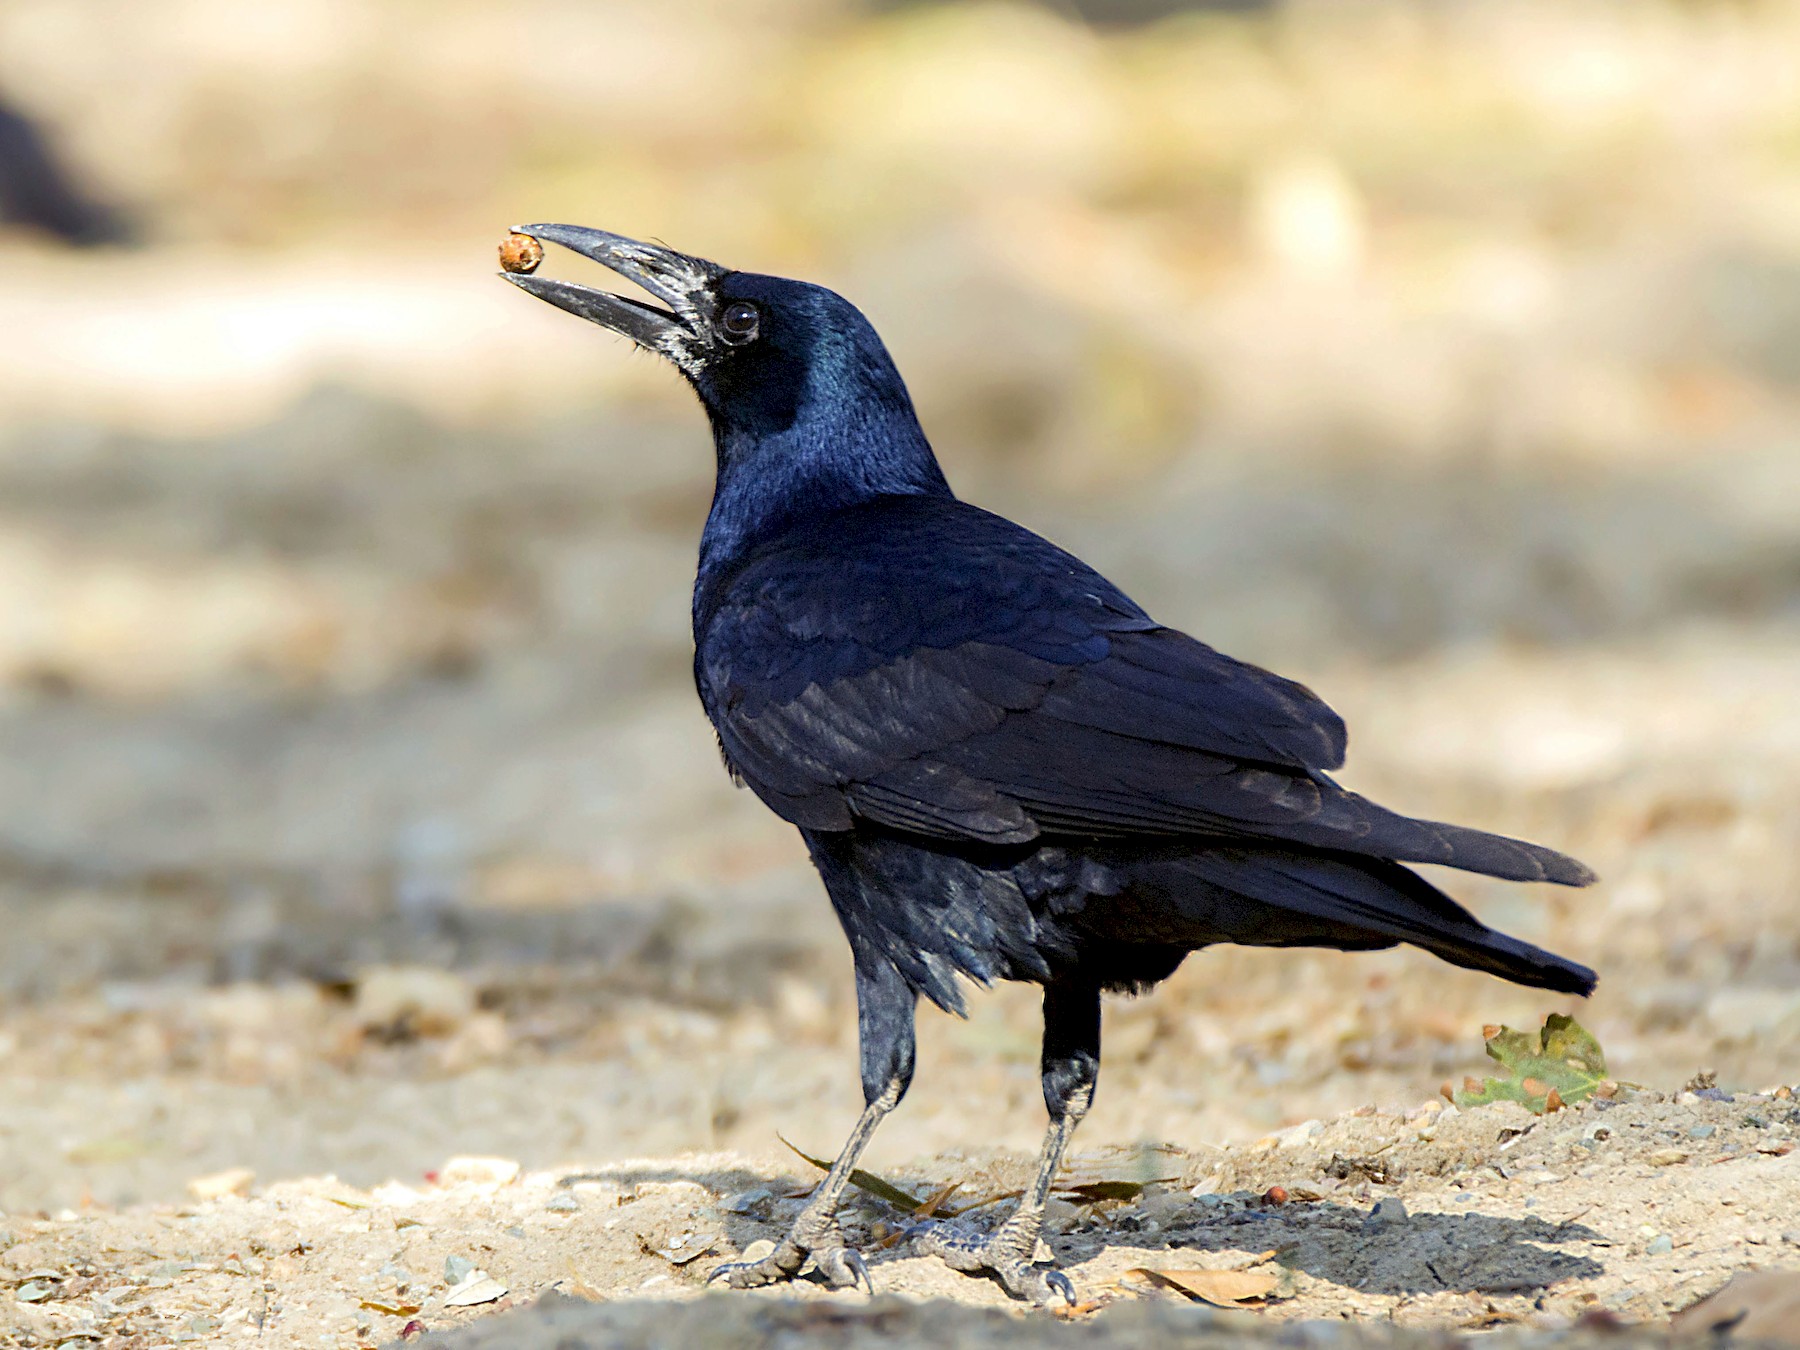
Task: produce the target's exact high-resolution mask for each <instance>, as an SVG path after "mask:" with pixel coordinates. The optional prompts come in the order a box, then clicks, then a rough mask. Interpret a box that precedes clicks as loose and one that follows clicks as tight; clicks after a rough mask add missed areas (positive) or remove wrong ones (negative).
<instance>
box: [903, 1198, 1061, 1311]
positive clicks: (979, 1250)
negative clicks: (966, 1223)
mask: <svg viewBox="0 0 1800 1350" xmlns="http://www.w3.org/2000/svg"><path fill="white" fill-rule="evenodd" d="M911 1236H912V1238H913V1250H914V1251H916V1252H917V1253H919V1255H921V1256H938V1257H942V1258H943V1261H944V1264H945V1265H947V1266H949V1267H950V1268H951V1269H952V1270H960V1271H962V1272H963V1273H964V1274H965V1275H986V1276H988V1277H990V1278H991V1279H993V1280H994V1281H995V1282H997V1283H998V1284H999V1285H1000V1287H1001V1288H1002V1289H1004V1290H1006V1292H1007V1293H1009V1294H1011V1295H1012V1296H1013V1297H1014V1298H1018V1299H1025V1300H1028V1301H1029V1302H1032V1303H1049V1302H1052V1301H1053V1300H1055V1299H1061V1300H1062V1301H1063V1302H1064V1303H1066V1304H1068V1305H1069V1306H1070V1307H1074V1306H1075V1302H1076V1299H1075V1286H1074V1284H1073V1283H1071V1282H1070V1280H1069V1277H1068V1276H1067V1275H1065V1274H1063V1273H1062V1272H1061V1271H1060V1270H1058V1269H1057V1268H1056V1267H1055V1266H1040V1265H1038V1264H1037V1262H1036V1259H1035V1258H1036V1256H1037V1244H1038V1224H1037V1223H1035V1222H1031V1223H1025V1222H1019V1221H1017V1220H1016V1219H1009V1220H1008V1221H1007V1222H1006V1223H1004V1224H1002V1225H1001V1226H1000V1227H999V1228H998V1229H997V1230H996V1231H995V1232H994V1233H993V1234H992V1235H991V1236H987V1237H984V1236H982V1235H981V1234H980V1233H976V1232H972V1231H970V1230H969V1229H967V1228H964V1227H962V1226H960V1225H957V1224H949V1223H925V1224H920V1225H919V1226H918V1227H916V1228H914V1229H913V1230H912V1233H911Z"/></svg>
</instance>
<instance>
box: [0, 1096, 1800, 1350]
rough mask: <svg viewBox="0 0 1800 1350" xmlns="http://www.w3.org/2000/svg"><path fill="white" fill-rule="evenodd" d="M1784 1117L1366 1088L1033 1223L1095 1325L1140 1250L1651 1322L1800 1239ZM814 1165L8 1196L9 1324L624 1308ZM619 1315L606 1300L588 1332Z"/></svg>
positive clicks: (84, 1328) (754, 1161)
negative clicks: (605, 1312)
mask: <svg viewBox="0 0 1800 1350" xmlns="http://www.w3.org/2000/svg"><path fill="white" fill-rule="evenodd" d="M1797 1138H1800V1106H1797V1105H1796V1104H1795V1101H1794V1099H1793V1096H1792V1093H1791V1090H1787V1089H1783V1090H1782V1092H1781V1093H1780V1094H1779V1095H1770V1094H1737V1095H1735V1096H1733V1095H1730V1094H1725V1093H1722V1092H1719V1091H1717V1090H1716V1089H1714V1090H1703V1091H1702V1092H1701V1093H1699V1094H1696V1093H1693V1092H1684V1093H1681V1094H1678V1095H1677V1096H1675V1097H1674V1098H1670V1097H1668V1096H1666V1095H1664V1094H1658V1093H1649V1092H1642V1093H1639V1092H1631V1091H1627V1092H1625V1093H1624V1094H1622V1099H1621V1100H1618V1101H1616V1102H1609V1103H1604V1104H1600V1103H1593V1104H1589V1105H1587V1106H1585V1107H1583V1108H1580V1109H1572V1110H1565V1111H1563V1112H1560V1113H1557V1114H1555V1115H1553V1116H1551V1117H1548V1118H1535V1117H1532V1116H1531V1115H1529V1114H1528V1113H1527V1112H1525V1111H1524V1110H1523V1109H1521V1108H1518V1107H1515V1106H1511V1105H1510V1104H1508V1105H1505V1106H1490V1107H1482V1108H1475V1109H1471V1110H1467V1111H1457V1110H1456V1109H1455V1108H1447V1109H1446V1108H1444V1104H1443V1103H1442V1102H1441V1101H1435V1102H1431V1103H1427V1104H1425V1105H1423V1106H1421V1107H1419V1108H1417V1109H1415V1110H1413V1111H1410V1112H1408V1113H1406V1114H1404V1115H1396V1114H1390V1113H1388V1112H1385V1111H1380V1110H1376V1109H1374V1108H1369V1109H1368V1110H1366V1111H1364V1112H1361V1113H1356V1114H1353V1115H1351V1116H1347V1117H1342V1118H1339V1119H1336V1120H1333V1121H1330V1122H1320V1121H1312V1122H1305V1123H1303V1124H1301V1125H1299V1126H1296V1127H1293V1128H1291V1129H1289V1130H1286V1131H1284V1132H1282V1133H1281V1134H1279V1135H1275V1136H1270V1137H1268V1138H1265V1139H1262V1140H1258V1141H1256V1142H1254V1143H1252V1144H1249V1145H1244V1146H1236V1147H1231V1148H1223V1149H1209V1150H1205V1151H1201V1152H1195V1151H1188V1150H1183V1149H1179V1148H1175V1147H1138V1148H1118V1149H1109V1150H1100V1151H1094V1152H1087V1153H1083V1154H1081V1155H1079V1156H1077V1157H1076V1158H1075V1159H1073V1160H1072V1162H1071V1164H1070V1166H1069V1168H1068V1169H1067V1170H1066V1172H1065V1174H1064V1176H1063V1178H1062V1187H1063V1188H1064V1194H1065V1197H1066V1198H1064V1199H1063V1200H1060V1201H1058V1202H1057V1203H1056V1204H1055V1205H1054V1207H1053V1210H1052V1214H1051V1219H1050V1224H1049V1231H1048V1232H1047V1234H1046V1237H1047V1240H1048V1242H1049V1245H1050V1247H1051V1249H1052V1250H1053V1252H1054V1254H1055V1256H1056V1258H1057V1260H1058V1261H1059V1262H1060V1263H1061V1264H1062V1266H1063V1267H1064V1268H1065V1269H1066V1270H1067V1271H1069V1273H1070V1274H1071V1275H1072V1276H1073V1277H1074V1279H1075V1280H1076V1282H1077V1286H1078V1288H1079V1290H1080V1292H1081V1295H1082V1299H1083V1301H1082V1303H1081V1304H1080V1305H1078V1307H1077V1308H1076V1309H1075V1310H1073V1312H1072V1313H1065V1314H1063V1315H1064V1316H1071V1315H1072V1316H1074V1317H1076V1318H1088V1317H1098V1318H1099V1319H1100V1320H1101V1322H1102V1323H1104V1322H1105V1320H1106V1319H1107V1318H1108V1317H1110V1316H1113V1315H1115V1314H1114V1312H1113V1310H1114V1309H1115V1308H1118V1307H1121V1306H1128V1305H1131V1304H1134V1303H1136V1302H1139V1301H1142V1300H1149V1301H1153V1302H1176V1303H1184V1302H1186V1299H1185V1296H1183V1295H1181V1294H1179V1293H1175V1292H1170V1291H1167V1290H1166V1287H1164V1286H1159V1285H1157V1284H1154V1283H1153V1282H1152V1281H1151V1280H1150V1279H1149V1278H1148V1277H1145V1276H1143V1275H1141V1274H1134V1272H1141V1271H1143V1270H1151V1271H1157V1272H1171V1271H1173V1272H1182V1271H1193V1270H1228V1271H1251V1272H1265V1273H1267V1274H1269V1275H1271V1276H1272V1277H1273V1280H1272V1283H1271V1287H1270V1288H1269V1291H1268V1293H1267V1295H1266V1298H1265V1299H1260V1300H1258V1301H1257V1302H1256V1304H1255V1306H1256V1308H1257V1310H1258V1312H1259V1315H1260V1316H1262V1317H1264V1318H1267V1319H1270V1320H1278V1319H1279V1320H1286V1319H1324V1320H1353V1321H1357V1322H1362V1323H1374V1324H1379V1323H1392V1324H1394V1325H1397V1326H1418V1327H1454V1328H1469V1329H1483V1328H1491V1327H1497V1326H1507V1325H1524V1326H1528V1327H1533V1328H1559V1327H1566V1326H1568V1325H1570V1324H1572V1323H1574V1322H1576V1321H1578V1320H1579V1319H1581V1318H1582V1317H1583V1316H1584V1315H1587V1316H1588V1317H1589V1318H1590V1320H1593V1319H1594V1318H1595V1317H1600V1318H1604V1317H1606V1316H1608V1315H1610V1316H1611V1317H1616V1318H1618V1319H1620V1320H1622V1321H1627V1322H1644V1323H1656V1322H1659V1321H1661V1320H1662V1319H1663V1318H1665V1317H1667V1316H1668V1315H1669V1314H1670V1313H1673V1312H1677V1311H1679V1310H1681V1309H1683V1308H1685V1307H1687V1306H1688V1305H1690V1304H1692V1303H1693V1302H1695V1301H1696V1300H1698V1299H1699V1298H1701V1297H1703V1296H1705V1295H1707V1294H1711V1293H1712V1292H1714V1291H1715V1290H1716V1289H1717V1288H1718V1287H1719V1286H1720V1285H1722V1284H1723V1283H1724V1282H1725V1281H1726V1280H1727V1279H1728V1278H1729V1277H1730V1276H1731V1275H1733V1274H1735V1273H1737V1272H1740V1271H1744V1270H1750V1269H1756V1268H1761V1267H1766V1266H1777V1267H1779V1266H1784V1265H1786V1266H1800V1151H1797V1143H1796V1140H1797ZM1027 1175H1028V1161H1027V1160H1026V1159H1024V1158H1022V1157H1019V1156H1016V1155H993V1156H990V1155H986V1154H983V1155H980V1156H972V1155H969V1154H962V1153H959V1154H948V1155H939V1156H936V1157H932V1158H929V1159H924V1160H920V1161H918V1162H915V1163H912V1164H910V1165H907V1166H906V1167H904V1168H902V1169H899V1170H897V1171H896V1172H895V1173H894V1174H893V1175H892V1177H891V1178H890V1179H891V1180H893V1181H895V1182H896V1183H898V1184H900V1185H902V1186H904V1187H906V1188H908V1189H909V1190H910V1191H911V1192H912V1193H914V1194H916V1195H918V1196H920V1197H926V1196H928V1195H931V1194H934V1193H936V1192H937V1191H939V1190H940V1189H942V1188H943V1187H946V1186H949V1185H951V1184H953V1183H954V1185H955V1186H956V1190H955V1192H954V1193H953V1196H952V1199H951V1201H950V1202H949V1203H950V1205H951V1206H952V1207H953V1208H954V1207H956V1206H958V1205H967V1206H968V1207H969V1208H968V1209H967V1210H965V1211H964V1212H963V1213H962V1214H961V1215H960V1216H959V1217H958V1219H957V1220H955V1221H956V1222H959V1223H967V1224H972V1225H976V1226H981V1225H985V1224H987V1223H990V1222H991V1221H992V1219H993V1216H995V1215H996V1214H999V1213H1003V1204H1002V1202H1001V1201H1000V1200H999V1199H998V1198H999V1197H1003V1196H1006V1195H1007V1194H1008V1193H1010V1192H1012V1191H1014V1190H1015V1189H1016V1188H1017V1187H1018V1186H1019V1185H1021V1184H1022V1183H1023V1181H1024V1180H1025V1179H1026V1177H1027ZM815 1178H816V1173H814V1174H809V1173H808V1171H807V1169H806V1168H805V1166H804V1165H801V1166H798V1167H796V1166H795V1164H794V1161H793V1160H792V1159H791V1158H790V1159H788V1160H786V1161H783V1160H782V1159H781V1158H779V1157H777V1156H774V1155H772V1154H766V1155H764V1156H762V1157H752V1156H746V1155H742V1154H735V1153H726V1154H703V1155H683V1156H680V1157H676V1158H661V1159H647V1158H646V1159H633V1160H627V1161H616V1162H609V1163H605V1164H602V1165H598V1166H594V1167H589V1168H582V1169H573V1170H572V1169H557V1170H553V1171H545V1172H522V1171H521V1170H520V1168H519V1165H518V1164H517V1162H515V1161H511V1160H506V1159H493V1158H486V1159H483V1158H464V1159H458V1160H450V1161H447V1162H446V1164H445V1165H444V1166H443V1167H442V1168H441V1169H438V1170H435V1171H434V1172H433V1173H432V1174H431V1175H430V1177H429V1178H419V1179H415V1181H414V1182H413V1184H410V1185H409V1184H402V1183H388V1184H385V1185H382V1186H378V1187H375V1188H373V1189H369V1190H365V1189H361V1188H358V1187H355V1186H352V1185H350V1184H348V1183H345V1182H342V1181H339V1180H337V1179H336V1178H324V1179H314V1180H307V1181H283V1182H277V1183H275V1184H271V1185H268V1186H266V1187H258V1186H254V1185H253V1183H251V1182H249V1181H248V1179H247V1178H232V1177H225V1178H217V1179H213V1180H212V1181H211V1182H210V1184H211V1185H212V1186H213V1188H214V1189H224V1188H228V1187H231V1186H233V1185H238V1186H241V1187H242V1188H243V1189H244V1190H245V1191H246V1192H247V1194H243V1195H238V1194H226V1195H224V1196H222V1197H220V1198H216V1199H211V1200H207V1201H204V1202H193V1203H186V1204H172V1205H156V1206H141V1207H136V1208H132V1209H128V1210H125V1211H117V1212H115V1211H110V1210H106V1209H104V1208H90V1209H88V1210H86V1211H84V1212H76V1211H73V1210H65V1211H62V1212H60V1213H58V1214H55V1215H51V1216H48V1217H42V1218H32V1217H26V1216H16V1217H12V1218H9V1219H8V1220H7V1221H6V1222H7V1228H6V1229H5V1230H4V1233H3V1236H4V1238H5V1240H6V1241H7V1243H8V1245H7V1246H6V1247H5V1248H4V1249H3V1250H0V1270H4V1272H5V1278H6V1279H7V1281H8V1282H9V1283H10V1285H11V1299H12V1300H13V1302H12V1306H11V1308H10V1309H9V1310H8V1314H7V1315H8V1317H9V1318H10V1319H12V1326H13V1330H12V1338H13V1339H12V1342H11V1343H13V1344H20V1345H31V1346H36V1345H65V1344H70V1343H73V1342H78V1341H82V1340H86V1341H98V1342H99V1343H101V1344H106V1345H119V1346H126V1345H131V1346H136V1345H146V1346H147V1345H153V1344H165V1343H170V1342H187V1341H195V1342H207V1341H214V1340H216V1341H219V1342H221V1343H231V1342H235V1341H237V1340H240V1339H242V1338H245V1337H250V1336H254V1337H255V1339H256V1342H257V1343H258V1344H262V1345H269V1346H290V1345H291V1346H300V1345H319V1344H331V1345H351V1344H370V1343H374V1342H377V1341H384V1340H388V1339H391V1338H393V1337H395V1336H396V1335H406V1336H408V1337H409V1338H410V1336H412V1335H416V1334H417V1331H418V1330H420V1329H423V1330H426V1331H429V1332H431V1333H434V1334H435V1333H438V1332H447V1331H450V1330H452V1329H455V1328H459V1327H463V1326H467V1325H469V1324H471V1323H474V1322H478V1321H479V1320H481V1319H483V1318H485V1317H487V1316H489V1315H490V1314H495V1313H503V1314H504V1313H507V1311H508V1310H509V1309H513V1308H516V1307H518V1306H520V1305H525V1304H530V1303H532V1302H534V1301H535V1300H537V1299H539V1298H540V1297H541V1296H542V1295H544V1294H546V1293H547V1292H552V1291H554V1292H556V1293H559V1294H562V1295H565V1296H568V1297H571V1298H577V1299H582V1300H588V1301H592V1302H596V1303H601V1304H606V1305H611V1307H612V1312H611V1314H610V1316H611V1317H612V1318H614V1319H617V1318H618V1317H619V1316H620V1315H621V1314H622V1313H628V1312H629V1310H630V1309H631V1307H632V1306H633V1305H643V1304H654V1303H663V1302H686V1301H690V1300H694V1299H697V1298H701V1297H702V1296H703V1294H702V1290H703V1283H704V1279H705V1276H706V1274H707V1272H708V1271H709V1270H710V1269H711V1268H712V1267H713V1266H714V1265H716V1264H717V1263H718V1262H719V1261H720V1260H722V1259H730V1258H733V1257H736V1256H737V1255H739V1254H740V1253H742V1252H743V1251H744V1250H745V1248H747V1247H748V1246H750V1244H752V1243H754V1242H756V1241H759V1240H763V1239H774V1238H776V1237H779V1236H780V1234H781V1233H782V1232H783V1231H784V1227H785V1225H786V1223H787V1222H788V1221H789V1220H790V1219H791V1218H792V1216H793V1214H794V1213H795V1212H796V1211H797V1209H798V1208H799V1206H800V1204H801V1199H800V1197H801V1196H802V1195H803V1194H804V1193H805V1191H806V1189H807V1187H808V1186H809V1185H810V1182H811V1180H812V1179H815ZM1097 1181H1132V1182H1138V1183H1143V1188H1142V1190H1141V1192H1140V1193H1138V1194H1137V1195H1135V1196H1133V1197H1131V1198H1129V1199H1124V1200H1119V1201H1100V1202H1094V1203H1089V1202H1087V1201H1086V1200H1085V1198H1084V1197H1083V1195H1082V1193H1081V1192H1079V1191H1077V1190H1074V1189H1072V1188H1075V1187H1078V1186H1081V1185H1084V1184H1091V1183H1093V1182H1097ZM1272 1188H1280V1189H1279V1190H1273V1189H1272ZM202 1189H205V1186H203V1187H202ZM1277 1197H1282V1198H1281V1199H1280V1203H1277V1202H1276V1200H1277ZM847 1217H848V1220H849V1228H850V1231H851V1233H852V1240H853V1241H859V1242H860V1243H861V1244H862V1245H864V1246H865V1247H866V1248H868V1250H869V1252H870V1256H871V1275H872V1278H873V1280H874V1282H875V1285H876V1288H877V1290H878V1291H880V1292H881V1293H883V1294H891V1295H900V1296H903V1297H904V1298H906V1299H908V1300H920V1299H925V1300H930V1299H941V1300H948V1301H953V1302H955V1303H958V1304H961V1305H964V1306H971V1307H988V1308H993V1307H1011V1306H1012V1305H1010V1304H1009V1303H1008V1300H1007V1298H1006V1296H1005V1295H1004V1294H1003V1293H1002V1292H1001V1291H1000V1290H999V1289H998V1288H997V1287H995V1286H992V1285H990V1284H988V1283H986V1282H983V1281H980V1280H971V1279H969V1278H968V1277H965V1276H961V1275H958V1274H955V1273H952V1272H950V1271H949V1270H948V1269H946V1268H944V1267H943V1266H941V1265H940V1264H939V1263H937V1262H936V1261H934V1260H932V1259H930V1258H917V1257H913V1256H911V1255H909V1254H908V1249H907V1246H906V1243H905V1241H904V1239H900V1240H898V1241H893V1240H891V1239H892V1237H893V1235H894V1233H895V1230H896V1227H897V1225H898V1224H900V1223H902V1222H904V1221H905V1219H906V1217H907V1216H905V1215H904V1214H903V1213H902V1212H900V1211H899V1210H897V1209H896V1208H894V1207H892V1206H890V1205H889V1204H887V1203H886V1202H884V1201H881V1200H878V1199H873V1198H868V1197H862V1196H858V1197H856V1198H855V1199H853V1201H852V1202H851V1204H850V1206H849V1208H848V1210H847ZM790 1299H791V1300H798V1301H800V1303H801V1304H802V1305H805V1304H812V1303H817V1302H824V1303H829V1304H832V1305H835V1306H838V1307H846V1306H847V1307H860V1306H861V1305H862V1304H863V1302H864V1296H863V1295H862V1294H861V1293H860V1292H857V1293H833V1292H830V1291H828V1290H825V1289H823V1288H822V1287H819V1286H815V1285H811V1284H808V1283H806V1282H802V1283H801V1284H798V1285H796V1286H795V1287H794V1288H792V1289H791V1290H783V1291H780V1292H777V1293H757V1294H751V1295H743V1296H738V1297H734V1298H727V1299H719V1298H717V1297H715V1300H714V1301H715V1302H717V1303H720V1304H721V1306H720V1307H719V1308H718V1309H717V1310H716V1312H714V1313H710V1314H707V1315H706V1316H708V1317H711V1316H718V1317H723V1318H741V1317H744V1316H746V1315H747V1314H746V1313H745V1312H744V1311H743V1309H746V1308H750V1307H754V1306H755V1305H758V1304H766V1303H767V1302H769V1301H770V1300H790ZM889 1315H891V1316H899V1315H901V1314H899V1313H898V1312H896V1311H895V1310H894V1309H892V1308H891V1307H890V1311H889ZM511 1316H512V1317H513V1318H514V1319H515V1323H516V1324H515V1325H511V1326H507V1325H506V1324H504V1323H502V1324H496V1325H495V1326H493V1327H490V1328H488V1329H487V1330H486V1331H485V1333H484V1334H483V1335H482V1336H481V1337H479V1338H471V1339H466V1340H461V1341H457V1342H456V1343H458V1344H470V1345H474V1344H482V1345H504V1344H535V1343H537V1342H536V1341H534V1340H532V1339H531V1338H530V1334H528V1332H527V1328H532V1327H535V1328H537V1331H536V1332H535V1333H532V1334H541V1335H542V1336H543V1337H544V1340H543V1343H544V1344H552V1343H554V1344H568V1343H569V1342H568V1341H567V1340H566V1339H555V1338H556V1337H566V1335H568V1334H570V1333H571V1332H572V1331H574V1330H577V1329H579V1328H580V1327H582V1326H583V1325H584V1324H583V1323H582V1322H581V1321H579V1320H575V1321H573V1322H564V1321H562V1320H559V1319H568V1318H577V1319H578V1318H579V1314H577V1313H576V1312H574V1311H572V1310H569V1309H567V1308H561V1309H558V1308H555V1307H550V1308H540V1309H537V1310H536V1311H535V1312H533V1313H529V1314H525V1313H514V1314H511ZM1040 1316H1041V1314H1040ZM520 1319H523V1320H520ZM647 1324H652V1325H653V1324H654V1323H647ZM616 1325H618V1322H617V1321H616V1320H615V1321H608V1320H607V1318H605V1317H600V1316H598V1315H596V1316H594V1317H592V1318H591V1320H590V1321H589V1322H588V1323H586V1326H587V1334H594V1335H597V1334H599V1333H600V1332H601V1331H602V1330H603V1329H604V1328H606V1327H607V1326H616ZM409 1327H411V1328H413V1330H412V1331H410V1332H409V1331H407V1330H406V1329H407V1328H409ZM1017 1334H1018V1335H1020V1336H1023V1337H1026V1338H1027V1339H1028V1340H1031V1339H1035V1336H1034V1333H1032V1332H1031V1331H1029V1330H1026V1329H1023V1328H1022V1329H1020V1330H1019V1331H1018V1333H1017ZM1038 1334H1042V1333H1038ZM576 1343H598V1342H579V1341H578V1342H576ZM607 1343H612V1342H611V1341H610V1340H609V1341H608V1342H607ZM662 1343H665V1344H671V1343H675V1342H673V1341H669V1340H663V1341H662Z"/></svg>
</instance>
